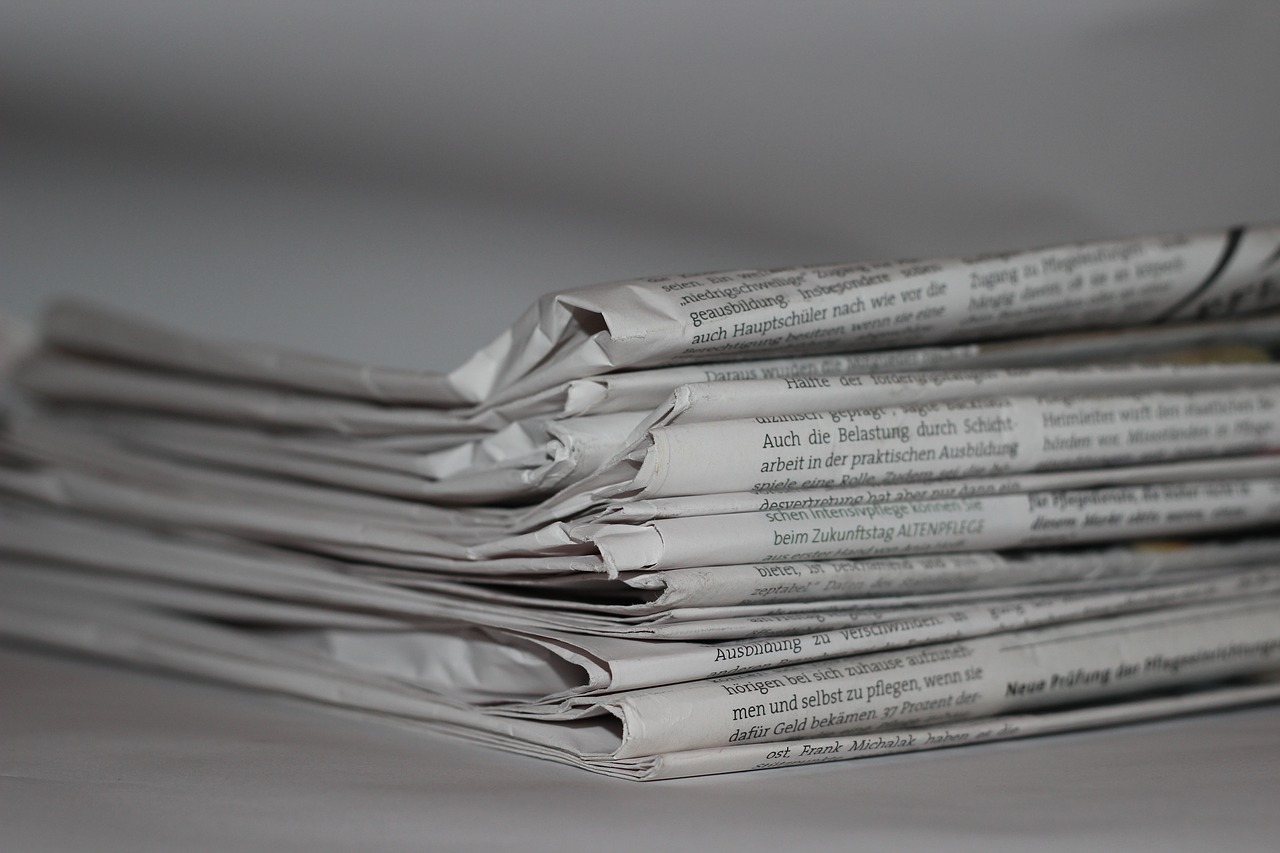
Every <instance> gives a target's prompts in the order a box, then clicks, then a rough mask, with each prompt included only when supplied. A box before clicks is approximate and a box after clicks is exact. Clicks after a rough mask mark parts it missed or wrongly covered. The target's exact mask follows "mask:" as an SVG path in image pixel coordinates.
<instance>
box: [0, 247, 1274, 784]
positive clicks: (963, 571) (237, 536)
mask: <svg viewBox="0 0 1280 853" xmlns="http://www.w3.org/2000/svg"><path fill="white" fill-rule="evenodd" d="M1277 308H1280V227H1277V226H1269V227H1253V228H1237V229H1232V230H1230V231H1225V232H1210V233H1197V234H1180V235H1167V236H1162V237H1156V238H1147V239H1135V240H1125V241H1118V242H1109V243H1091V244H1077V245H1071V246H1062V247H1056V248H1051V249H1043V250H1037V251H1029V252H1020V253H1010V254H999V255H984V256H979V257H973V258H964V259H958V260H945V261H924V262H920V261H911V262H895V263H885V264H847V265H840V266H826V267H810V268H797V269H784V270H752V271H745V272H732V273H723V274H705V275H693V276H672V277H661V278H653V279H646V280H641V281H631V282H624V283H620V284H608V285H598V286H593V287H588V288H583V289H578V290H571V291H566V292H563V293H559V294H554V295H550V296H547V297H545V298H544V299H542V300H541V301H540V302H538V303H537V304H536V305H535V306H533V308H532V309H531V310H530V311H529V312H527V313H526V314H525V315H524V316H523V317H521V318H520V319H519V320H518V321H517V322H516V323H515V325H513V326H512V327H511V328H510V329H509V330H508V331H507V332H505V333H503V335H501V336H500V337H499V338H498V339H497V340H496V341H495V342H494V343H492V344H490V345H489V346H487V347H485V348H484V349H482V350H480V351H479V352H478V353H476V354H475V355H474V356H472V357H471V359H469V360H468V361H467V362H466V363H465V364H464V365H463V366H462V367H461V368H459V369H458V370H456V371H454V372H453V373H450V374H435V373H423V372H414V371H405V370H388V369H379V368H372V367H366V366H363V365H354V364H348V363H344V362H339V361H334V360H329V359H325V358H321V357H317V356H310V355H301V354H298V353H292V352H284V351H280V350H277V349H273V348H270V347H266V346H255V345H247V344H243V343H222V342H217V341H211V340H207V339H204V338H200V337H196V336H190V335H186V334H182V333H177V332H172V331H169V330H165V329H160V328H156V327H155V326H152V325H150V324H147V323H145V322H142V321H139V320H135V319H131V318H128V317H123V316H119V315H117V314H115V313H113V312H111V311H109V310H107V309H104V308H100V307H97V306H92V305H85V304H73V303H68V304H63V305H58V306H55V307H54V308H53V309H52V310H51V311H50V313H49V314H48V316H47V318H46V322H45V324H44V326H43V328H42V330H41V334H40V335H39V342H38V344H37V345H35V346H34V347H33V348H32V349H31V351H30V352H29V353H27V354H26V356H25V357H24V358H23V359H22V360H21V361H20V363H19V364H18V365H17V368H16V370H15V373H14V384H15V385H16V386H17V387H18V388H19V389H21V392H22V393H21V396H20V399H19V402H18V404H17V405H15V406H14V407H13V408H12V411H10V412H8V416H7V423H6V429H5V432H4V435H3V439H2V441H3V443H2V444H0V553H3V555H4V559H3V568H2V569H0V634H2V635H4V636H8V637H13V638H21V639H24V640H28V641H37V642H41V643H45V644H49V645H52V646H55V647H60V648H65V649H69V650H77V651H82V652H91V653H94V654H98V655H103V656H107V657H111V658H116V659H119V660H122V661H128V662H133V663H141V664H145V665H150V666H156V667H161V668H165V669H169V670H173V671H177V672H182V673H188V674H194V675H198V676H202V677H208V678H214V679H220V680H224V681H229V682H232V683H236V684H241V685H246V686H251V687H256V688H261V689H264V690H270V691H275V692H279V693H285V694H289V695H293V696H299V697H305V698H309V699H313V700H317V701H321V702H325V703H330V704H334V705H339V706H342V707H346V708H354V709H360V710H365V711H369V712H374V713H377V714H379V715H384V716H390V717H394V718H398V719H403V720H410V721H414V722H417V723H421V724H424V725H427V726H429V727H432V728H434V729H436V730H440V731H446V732H449V733H452V734H455V735H457V736H461V737H465V738H469V739H472V740H475V741H478V742H482V743H487V744H490V745H495V746H499V747H502V748H506V749H510V750H513V751H517V752H522V753H526V754H531V755H537V756H541V757H546V758H551V759H556V760H560V761H564V762H569V763H572V764H577V765H580V766H583V767H586V768H589V769H592V770H596V771H599V772H603V773H607V774H611V775H616V776H623V777H628V778H640V779H657V778H666V777H674V776H688V775H698V774H706V773H718V772H728V771H737V770H746V769H754V768H763V767H775V766H784V765H789V764H798V763H810V762H818V761H831V760H839V759H844V758H854V757H859V756H864V755H878V754H885V753H891V752H900V751H908V750H917V749H929V748H933V747H940V746H952V745H958V744H969V743H978V742H983V741H989V740H996V739H1006V738H1012V737H1022V736H1026V735H1033V734H1038V733H1046V732H1055V731H1064V730H1069V729H1075V728H1083V727H1090V726H1098V725H1108V724H1114V723H1120V722H1126V721H1132V720H1141V719H1146V718H1151V717H1157V716H1163V715H1170V714H1177V713H1187V712H1192V711H1199V710H1204V709H1211V708H1218V707H1225V706H1229V705H1235V704H1241V703H1247V702H1257V701H1269V700H1273V699H1276V698H1280V679H1277V678H1276V675H1277V674H1280V454H1277V453H1275V451H1276V449H1277V448H1280V364H1278V363H1276V361H1275V360H1274V359H1273V354H1274V353H1275V352H1277V351H1280V314H1278V313H1276V309H1277Z"/></svg>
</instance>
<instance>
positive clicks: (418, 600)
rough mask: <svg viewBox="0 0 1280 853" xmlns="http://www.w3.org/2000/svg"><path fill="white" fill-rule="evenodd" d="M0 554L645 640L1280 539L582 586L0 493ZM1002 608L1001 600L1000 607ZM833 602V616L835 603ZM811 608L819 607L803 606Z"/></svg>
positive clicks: (1139, 569) (982, 593)
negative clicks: (496, 578)
mask: <svg viewBox="0 0 1280 853" xmlns="http://www.w3.org/2000/svg"><path fill="white" fill-rule="evenodd" d="M0 553H4V554H8V555H11V556H12V557H13V558H20V559H25V560H39V561H44V562H46V563H49V564H56V565H62V566H68V567H75V568H76V569H77V570H82V571H98V572H102V573H105V574H106V575H108V576H113V577H115V576H121V575H125V576H132V577H145V578H151V579H154V580H158V581H166V582H171V583H180V584H188V585H194V586H199V587H204V588H209V589H217V590H222V591H226V592H237V593H243V594H246V595H257V596H263V597H268V598H273V599H280V600H288V601H297V602H309V603H312V604H315V605H323V606H324V607H327V608H331V609H333V610H352V611H357V612H360V613H369V614H380V615H382V616H386V617H389V618H395V619H400V620H402V621H406V622H414V623H419V622H423V623H425V622H426V621H431V620H436V621H439V620H442V619H443V620H445V621H450V622H453V621H459V620H462V621H466V622H470V623H474V624H477V625H485V626H489V627H505V628H514V629H520V628H527V629H534V628H544V629H550V630H560V631H572V632H579V633H592V634H598V635H602V636H635V637H648V638H653V639H665V638H672V639H695V638H701V639H721V638H723V639H727V640H733V639H742V638H753V637H761V636H771V635H775V634H783V633H787V631H789V630H792V629H794V630H802V629H803V628H804V625H803V624H802V623H803V620H805V619H812V621H813V623H814V625H815V630H817V629H821V628H822V627H824V626H826V625H828V624H829V623H830V622H831V621H832V620H834V619H836V618H841V619H846V618H847V619H857V620H860V621H862V622H866V621H867V620H868V619H873V618H875V617H877V616H880V615H883V613H884V612H885V609H886V608H897V609H899V610H901V609H903V608H910V607H915V608H921V607H935V608H936V607H940V606H941V607H954V606H957V605H962V604H964V605H967V604H971V603H978V604H983V603H991V602H996V601H1000V602H1006V603H1007V602H1008V601H1009V600H1010V599H1013V598H1017V597H1023V598H1026V597H1028V596H1032V595H1063V594H1078V593H1087V592H1107V591H1117V590H1137V589H1143V588H1148V587H1154V586H1169V585H1175V584H1181V583H1198V582H1201V581H1205V580H1216V579H1218V578H1219V576H1220V575H1222V574H1223V573H1226V572H1243V571H1254V570H1258V569H1266V568H1267V567H1269V566H1272V565H1276V564H1280V539H1278V538H1276V537H1267V536H1254V537H1243V538H1239V539H1219V540H1202V541H1194V540H1193V541H1188V540H1185V539H1179V540H1151V541H1144V542H1136V543H1131V544H1124V545H1118V546H1110V547H1106V548H1092V549H1091V548H1085V549H1067V550H1060V551H1053V550H1048V551H1027V552H1010V553H1005V554H1000V553H994V552H974V553H966V554H941V555H912V556H907V557H892V558H878V559H868V560H830V561H821V562H819V561H811V562H803V563H785V562H784V563H762V564H752V565H741V566H716V567H706V568H698V569H673V570H668V571H664V572H650V573H641V574H635V575H629V576H625V577H620V578H618V579H617V580H615V581H603V580H601V581H595V582H594V583H593V584H592V585H591V587H590V588H588V589H586V590H585V591H584V590H583V589H582V585H581V584H576V585H573V584H567V583H563V582H561V579H560V578H550V579H547V581H548V582H546V583H539V584H536V585H532V584H531V582H530V581H529V580H526V581H525V582H523V583H520V582H518V580H517V579H516V578H504V579H501V581H502V585H475V584H469V583H463V582H460V581H459V580H457V579H446V578H433V577H430V576H427V575H424V574H422V573H420V572H412V573H402V572H397V571H396V570H394V569H391V568H389V567H385V566H374V565H367V564H356V563H341V562H334V561H331V560H325V559H323V558H320V557H316V556H312V555H304V554H301V553H299V552H297V551H294V550H284V549H277V548H272V547H269V546H264V545H259V544H252V543H248V542H244V541H242V540H238V539H232V538H226V537H211V536H209V535H207V534H205V535H199V536H194V535H191V534H190V533H176V534H161V533H159V532H157V531H156V530H154V529H150V528H143V527H134V526H130V525H123V524H115V523H109V522H106V521H104V520H101V519H93V518H88V517H83V516H78V515H72V514H69V513H65V512H54V511H50V510H47V509H42V508H38V507H35V506H31V505H17V504H15V505H9V504H5V503H0ZM1002 606H1003V605H1002ZM837 613H838V614H840V615H839V616H838V617H837V615H836V614H837ZM809 614H814V615H812V616H810V615H809Z"/></svg>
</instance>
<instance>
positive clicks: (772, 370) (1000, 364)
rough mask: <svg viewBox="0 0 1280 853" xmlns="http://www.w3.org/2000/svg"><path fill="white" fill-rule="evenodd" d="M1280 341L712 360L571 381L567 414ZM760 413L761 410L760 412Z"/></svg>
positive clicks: (1048, 339) (1246, 331)
mask: <svg viewBox="0 0 1280 853" xmlns="http://www.w3.org/2000/svg"><path fill="white" fill-rule="evenodd" d="M1278 345H1280V317H1277V316H1275V315H1272V314H1267V315H1263V316H1259V317H1248V316H1246V317H1244V318H1237V319H1231V320H1219V321H1212V322H1210V321H1204V322H1198V323H1172V324H1169V325H1160V326H1137V327H1132V328H1126V329H1118V330H1114V331H1107V332H1077V333H1073V334H1059V335H1042V336H1038V337H1032V338H1022V339H1015V340H1011V341H1003V342H977V343H969V344H961V345H957V346H951V347H913V348H906V349H891V350H877V351H873V352H864V353H830V354H827V355H821V356H796V357H793V358H775V359H758V360H743V361H730V362H710V363H706V364H691V365H683V366H678V367H659V368H651V369H648V370H632V371H627V372H623V373H611V374H605V375H603V376H594V377H590V378H586V379H575V380H570V381H569V382H568V383H566V384H565V386H564V388H565V390H564V397H563V402H562V403H561V406H562V410H563V413H564V414H566V415H577V414H586V413H589V412H590V413H605V412H617V411H630V410H634V409H652V408H655V407H657V406H659V405H661V404H662V403H664V402H665V401H666V399H667V397H668V396H669V395H670V394H671V393H672V392H674V391H675V390H676V389H677V388H678V387H680V386H681V385H693V384H698V383H708V382H734V383H740V382H748V381H755V380H760V379H783V380H786V379H806V378H813V377H830V376H841V375H846V374H863V375H865V374H876V373H903V372H907V371H917V370H927V371H942V370H948V371H953V370H992V369H1000V368H1014V367H1017V368H1024V369H1025V368H1032V367H1053V366H1066V365H1083V364H1103V363H1131V364H1136V363H1160V362H1168V363H1184V364H1185V363H1196V362H1201V363H1212V362H1258V361H1269V360H1271V357H1270V351H1271V350H1273V349H1275V348H1276V347H1277V346H1278ZM753 414H754V413H753Z"/></svg>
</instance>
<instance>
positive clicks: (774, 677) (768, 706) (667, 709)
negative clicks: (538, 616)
mask: <svg viewBox="0 0 1280 853" xmlns="http://www.w3.org/2000/svg"><path fill="white" fill-rule="evenodd" d="M1278 614H1280V610H1278V609H1277V603H1276V600H1275V599H1274V598H1259V599H1258V600H1256V601H1251V602H1245V603H1230V604H1215V605H1203V606H1193V607H1187V608H1180V609H1176V610H1173V611H1168V612H1161V611H1157V612H1154V613H1144V614H1137V615H1129V616H1121V617H1116V618H1114V619H1104V620H1098V621H1097V622H1077V623H1072V624H1068V625H1063V626H1056V627H1051V628H1040V629H1034V630H1031V631H1019V632H1013V633H1008V634H999V635H995V636H991V637H982V638H977V639H973V640H966V641H963V642H957V643H945V644H941V645H931V646H924V647H921V648H919V649H918V650H907V651H893V652H885V653H878V654H869V655H861V656H857V657H852V658H842V659H836V660H834V661H820V662H816V663H810V664H800V665H793V666H786V667H780V668H777V669H773V670H764V671H762V672H757V673H750V674H743V675H734V676H725V677H723V678H718V679H712V680H710V681H707V682H694V683H691V684H684V685H676V686H671V687H663V688H656V689H651V690H641V691H635V692H633V693H626V694H619V695H615V696H609V697H602V698H601V699H599V700H583V701H594V702H595V707H598V708H600V709H603V710H606V711H608V712H609V713H611V714H614V715H615V716H617V717H618V718H619V719H620V720H621V721H622V725H623V732H622V736H621V744H620V745H619V747H618V749H617V750H616V751H615V752H614V753H613V754H614V755H615V756H616V757H633V756H641V755H652V754H658V753H662V752H672V751H678V750H684V749H705V748H710V747H720V746H728V745H731V744H734V743H753V742H755V743H765V742H782V741H787V740H795V739H797V738H801V737H813V736H815V735H823V736H839V735H861V734H867V733H870V732H874V731H876V730H878V729H884V728H889V727H895V726H900V725H901V726H908V725H911V726H918V725H928V724H932V723H938V722H944V721H950V720H960V719H969V718H976V717H983V716H991V715H993V714H999V713H1009V712H1016V711H1022V710H1029V709H1033V708H1037V707H1045V706H1052V705H1069V704H1073V703H1076V702H1081V701H1097V700H1099V699H1104V698H1109V697H1111V696H1116V695H1123V694H1126V693H1129V694H1133V693H1139V692H1141V691H1143V690H1151V689H1155V688H1159V687H1167V686H1171V685H1173V684H1176V683H1178V682H1179V681H1190V680H1193V679H1208V678H1220V677H1228V676H1231V675H1238V674H1248V673H1252V672H1262V671H1267V670H1269V669H1274V668H1275V666H1276V662H1277V659H1276V656H1277V653H1278V652H1280V619H1277V615H1278Z"/></svg>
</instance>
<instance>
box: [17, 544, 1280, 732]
mask: <svg viewBox="0 0 1280 853" xmlns="http://www.w3.org/2000/svg"><path fill="white" fill-rule="evenodd" d="M0 592H3V593H4V595H5V597H6V598H8V599H13V600H16V599H20V598H26V599H31V600H36V599H41V598H52V599H55V600H69V599H73V598H76V597H93V598H101V599H103V600H115V601H122V602H130V603H133V604H139V605H145V606H149V607H156V608H162V609H165V610H170V611H173V612H176V613H182V614H186V615H187V616H190V617H196V618H200V619H212V620H216V621H221V622H225V623H228V624H229V625H232V626H234V630H235V631H237V632H239V633H241V634H243V635H245V636H250V635H252V636H254V637H256V638H257V639H259V640H261V641H262V642H264V643H267V644H279V645H283V646H285V647H288V648H290V649H296V650H302V651H306V652H307V653H308V654H311V655H315V656H318V657H322V658H324V659H326V660H327V661H330V662H333V663H337V664H341V665H345V666H352V667H355V668H358V669H361V670H364V671H368V672H376V673H380V674H383V675H387V676H390V677H393V678H396V679H398V680H400V681H402V682H403V683H406V684H412V685H416V686H420V687H423V688H424V689H428V690H432V691H441V692H444V693H447V694H449V695H453V696H457V697H459V698H462V699H464V700H465V701H467V702H471V703H476V704H481V705H485V706H489V707H491V708H498V707H504V708H507V709H509V710H524V711H527V712H530V713H535V714H537V713H542V712H541V711H539V708H538V706H542V705H555V704H557V703H561V702H563V701H564V700H566V699H569V698H572V697H576V696H584V695H602V694H609V693H616V692H619V691H630V690H634V689H638V688H645V687H656V686H661V685H666V684H676V683H682V682H691V681H699V680H703V679H707V678H716V677H720V676H724V675H729V674H734V673H738V672H747V671H755V670H767V669H769V668H772V667H777V666H785V665H791V664H798V663H803V662H809V661H820V660H827V659H832V658H843V657H848V656H850V655H855V654H865V653H869V652H876V651H882V650H888V649H901V648H910V647H915V646H920V645H925V644H930V643H938V642H943V641H952V640H959V639H967V638H975V637H981V636H987V635H992V634H999V633H1004V632H1008V631H1012V630H1021V629H1026V628H1032V627H1038V626H1047V625H1053V624H1061V623H1066V622H1073V621H1077V620H1081V619H1095V620H1096V619H1099V618H1101V617H1106V616H1114V615H1119V614H1124V613H1131V612H1138V611H1152V610H1157V609H1159V610H1163V611H1165V612H1171V611H1172V610H1173V609H1175V608H1179V607H1185V606H1189V605H1195V604H1203V603H1208V602H1213V601H1232V600H1243V599H1244V598H1256V597H1257V596H1260V595H1271V594H1275V593H1277V592H1280V569H1277V568H1274V567H1273V568H1270V569H1254V570H1243V571H1228V572H1222V573H1220V574H1219V576H1218V577H1216V578H1212V579H1207V580H1201V581H1193V582H1183V583H1177V584H1169V585H1166V586H1161V587H1155V588H1151V589H1145V590H1130V591H1123V592H1115V593H1098V594H1085V595H1075V596H1047V595H1039V596H1027V597H1021V598H1017V599H1010V600H1006V601H1002V602H993V603H984V604H968V605H956V606H953V607H951V608H949V609H947V608H940V607H935V608H925V609H920V610H919V612H918V613H916V614H911V615H904V616H899V617H898V618H889V619H884V618H879V617H878V616H876V614H874V613H873V614H872V618H871V619H868V620H862V621H861V622H860V623H858V622H854V623H851V624H849V625H847V626H844V627H842V626H841V625H840V624H839V620H833V621H834V624H832V625H830V626H827V627H825V628H824V629H823V630H820V631H814V632H808V633H802V634H790V635H785V636H776V637H765V638H754V639H751V640H746V641H744V640H732V641H725V642H712V643H693V642H679V641H668V642H652V641H650V640H644V639H635V638H618V637H604V636H597V635H592V634H582V633H567V632H563V631H557V630H555V629H549V628H545V627H538V626H536V625H528V626H522V625H519V624H512V625H509V626H501V625H499V626H496V627H495V626H493V625H485V624H483V622H481V621H477V622H475V623H470V622H469V621H455V620H449V619H448V618H447V617H442V618H437V619H435V620H432V621H427V622H423V623H421V624H413V623H411V622H408V621H403V620H402V619H400V618H396V617H394V616H388V615H375V614H371V613H366V612H362V611H360V610H358V609H335V608H330V607H326V606H324V605H322V604H319V603H308V602H301V601H286V600H279V599H275V598H264V597H259V596H250V595H240V594H236V593H233V592H227V591H225V590H214V589H212V588H209V587H205V586H198V585H185V584H172V583H163V582H159V581H157V580H155V579H154V578H143V577H140V576H123V577H121V576H112V575H110V574H104V573H101V572H98V571H94V570H85V569H84V568H83V567H71V566H67V565H60V564H56V563H42V562H37V561H29V560H25V559H23V558H17V559H15V560H13V561H11V562H10V563H9V564H8V565H6V567H5V569H4V571H3V572H0ZM461 616H462V618H463V619H465V614H461ZM549 710H550V711H551V712H552V713H555V709H554V708H551V709H549Z"/></svg>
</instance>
